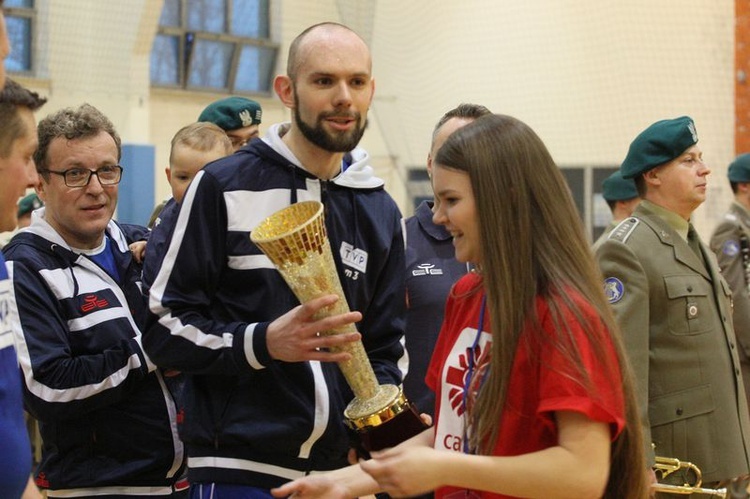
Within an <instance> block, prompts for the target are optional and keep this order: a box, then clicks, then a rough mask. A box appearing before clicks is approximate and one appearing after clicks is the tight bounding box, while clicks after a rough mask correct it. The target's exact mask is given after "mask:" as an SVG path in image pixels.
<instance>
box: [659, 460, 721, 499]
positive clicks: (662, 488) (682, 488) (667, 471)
mask: <svg viewBox="0 0 750 499" xmlns="http://www.w3.org/2000/svg"><path fill="white" fill-rule="evenodd" d="M680 469H686V470H689V471H692V472H693V474H694V475H695V482H693V483H687V482H686V483H685V484H683V485H669V484H666V483H655V484H652V485H651V488H652V489H654V490H655V491H657V492H664V493H666V494H679V495H690V494H703V495H706V496H712V497H723V498H725V499H726V497H727V489H708V488H704V487H701V483H703V474H702V473H701V470H700V468H698V467H697V466H696V465H694V464H693V463H690V462H687V461H680V460H679V459H676V458H673V457H660V456H656V464H654V471H655V472H656V474H657V475H656V478H657V479H658V480H663V479H664V478H666V477H668V476H669V475H671V474H672V473H674V472H676V471H678V470H680Z"/></svg>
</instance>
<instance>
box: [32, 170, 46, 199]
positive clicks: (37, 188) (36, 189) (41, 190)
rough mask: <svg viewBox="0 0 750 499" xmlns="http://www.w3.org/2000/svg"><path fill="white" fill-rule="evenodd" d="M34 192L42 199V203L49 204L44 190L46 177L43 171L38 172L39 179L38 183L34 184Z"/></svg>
mask: <svg viewBox="0 0 750 499" xmlns="http://www.w3.org/2000/svg"><path fill="white" fill-rule="evenodd" d="M48 175H49V174H48ZM34 192H36V195H37V196H39V199H41V200H42V203H44V204H47V195H46V193H45V192H44V179H43V178H42V174H41V173H39V174H37V181H36V184H34Z"/></svg>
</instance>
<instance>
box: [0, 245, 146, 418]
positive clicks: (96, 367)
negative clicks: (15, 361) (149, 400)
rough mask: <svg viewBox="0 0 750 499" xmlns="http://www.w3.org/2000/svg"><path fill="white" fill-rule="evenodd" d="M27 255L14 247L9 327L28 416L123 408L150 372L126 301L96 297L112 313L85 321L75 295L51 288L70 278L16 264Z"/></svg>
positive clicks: (10, 265)
mask: <svg viewBox="0 0 750 499" xmlns="http://www.w3.org/2000/svg"><path fill="white" fill-rule="evenodd" d="M24 249H28V247H27V248H24V247H23V246H20V247H19V246H16V247H15V248H14V250H13V251H11V252H10V253H9V254H8V255H7V256H8V259H9V260H10V261H9V262H8V270H9V275H10V277H11V279H12V282H13V293H14V308H13V310H11V316H12V319H11V320H12V321H14V322H15V324H16V327H14V334H15V335H16V338H15V339H16V345H17V346H18V356H19V362H20V365H21V368H22V373H23V377H24V384H25V387H26V407H27V409H28V410H29V412H30V413H31V414H32V415H33V416H34V417H36V418H38V419H40V420H42V421H49V420H55V419H65V418H71V417H76V416H81V415H84V414H86V413H88V412H90V411H94V410H97V409H100V408H102V407H106V406H108V405H110V404H113V403H115V402H117V401H119V400H121V399H122V398H123V397H124V396H125V395H126V394H127V393H128V392H129V390H131V389H132V387H133V386H135V385H136V384H137V383H138V382H139V381H140V380H142V379H143V378H144V377H145V376H147V375H148V372H149V364H148V361H147V359H146V357H145V356H144V354H143V352H142V349H141V346H140V340H141V338H140V335H139V334H138V333H137V330H135V329H134V327H133V326H134V324H133V323H132V322H131V321H132V317H130V313H129V310H128V308H129V305H128V303H126V302H125V303H123V301H124V295H123V294H122V293H119V294H118V293H117V292H108V291H106V290H105V291H103V292H97V295H98V296H99V298H100V299H102V300H106V301H107V303H108V304H107V305H106V308H105V307H104V306H103V307H102V310H100V311H97V312H95V313H91V314H88V315H79V314H77V311H76V308H80V306H81V301H80V300H78V299H77V297H76V295H75V294H73V296H65V291H64V290H63V289H62V288H58V289H55V288H54V285H52V286H51V285H50V280H53V279H54V277H55V275H56V274H57V275H59V274H61V273H62V274H64V273H66V272H72V271H71V270H70V269H54V270H49V269H36V268H32V267H30V266H29V265H28V264H26V263H25V262H24V261H23V260H22V261H13V257H14V256H15V255H16V253H22V252H23V251H24ZM91 265H94V264H93V263H91ZM58 283H59V281H58ZM110 327H111V329H110ZM98 335H101V336H98ZM110 340H111V341H110ZM99 343H102V344H103V346H102V347H99V346H98V344H99ZM150 368H151V369H152V370H153V369H154V368H155V367H154V366H153V365H151V366H150Z"/></svg>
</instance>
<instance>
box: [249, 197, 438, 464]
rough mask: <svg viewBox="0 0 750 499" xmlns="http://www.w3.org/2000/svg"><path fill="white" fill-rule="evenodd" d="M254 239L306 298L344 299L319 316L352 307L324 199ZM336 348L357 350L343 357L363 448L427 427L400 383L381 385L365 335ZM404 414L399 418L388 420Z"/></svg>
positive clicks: (290, 212)
mask: <svg viewBox="0 0 750 499" xmlns="http://www.w3.org/2000/svg"><path fill="white" fill-rule="evenodd" d="M250 239H251V241H252V242H253V243H255V244H256V245H257V246H258V247H259V248H260V249H261V250H262V251H263V253H265V254H266V256H268V258H269V259H270V260H271V261H272V262H273V264H274V265H275V266H276V268H277V269H278V271H279V273H280V274H281V276H282V277H283V278H284V280H285V281H286V283H287V284H288V285H289V288H290V289H291V290H292V292H294V295H295V296H296V297H297V298H298V299H299V301H300V303H306V302H308V301H310V300H312V299H315V298H317V297H319V296H323V295H325V294H335V295H337V296H338V297H339V300H338V301H337V302H336V303H334V304H332V305H330V306H328V307H325V308H324V309H322V310H320V311H318V313H317V314H316V319H321V318H323V317H326V316H331V315H338V314H343V313H346V312H348V311H349V305H348V304H347V302H346V296H345V295H344V291H343V289H342V286H341V281H340V280H339V276H338V273H337V271H336V264H335V263H334V261H333V254H332V253H331V246H330V243H329V241H328V238H327V236H326V228H325V224H324V221H323V205H322V204H321V203H319V202H317V201H303V202H301V203H296V204H293V205H291V206H288V207H286V208H284V209H282V210H280V211H278V212H276V213H274V214H273V215H271V216H270V217H268V218H267V219H266V220H264V221H263V222H262V223H261V224H260V225H258V227H256V228H255V229H253V231H252V232H251V233H250ZM348 332H356V328H355V327H354V325H352V324H349V325H346V326H342V327H338V328H334V329H330V330H327V331H320V332H319V334H320V335H323V336H328V335H332V334H342V333H348ZM331 350H332V351H336V352H340V351H346V352H348V353H350V354H351V358H350V359H349V360H347V361H343V362H338V366H339V368H340V369H341V372H342V374H343V375H344V378H345V379H346V381H347V383H348V384H349V386H350V387H351V389H352V392H353V393H354V400H352V401H351V402H350V403H349V405H348V406H347V407H346V410H344V417H345V418H346V423H347V425H349V427H350V428H352V429H354V430H356V431H357V432H359V433H360V435H361V436H362V445H363V448H364V449H365V450H366V451H367V452H369V451H370V450H378V449H383V448H385V447H392V446H393V445H396V444H397V443H399V442H401V441H403V440H405V439H406V438H409V437H411V436H413V435H416V434H417V433H419V432H420V431H422V430H423V429H424V423H423V422H422V420H421V418H420V417H419V414H418V413H417V412H416V409H415V408H414V406H413V405H411V404H409V402H408V400H407V399H406V397H405V396H404V394H403V392H402V391H401V389H400V388H399V387H398V386H396V385H380V384H378V380H377V378H376V377H375V371H373V369H372V365H371V364H370V360H369V359H368V358H367V353H366V352H365V348H364V346H363V345H362V342H361V341H357V342H352V343H347V344H346V345H342V346H340V347H335V348H332V349H331ZM395 420H398V421H399V423H390V424H386V423H388V422H389V421H395Z"/></svg>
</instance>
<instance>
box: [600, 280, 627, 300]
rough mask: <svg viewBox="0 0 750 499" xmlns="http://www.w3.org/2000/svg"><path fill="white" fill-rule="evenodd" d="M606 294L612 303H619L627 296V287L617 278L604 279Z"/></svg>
mask: <svg viewBox="0 0 750 499" xmlns="http://www.w3.org/2000/svg"><path fill="white" fill-rule="evenodd" d="M604 294H605V296H606V297H607V300H609V302H610V303H617V302H618V301H620V300H621V299H622V295H624V294H625V286H623V284H622V281H621V280H619V279H618V278H617V277H607V278H606V279H604Z"/></svg>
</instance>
